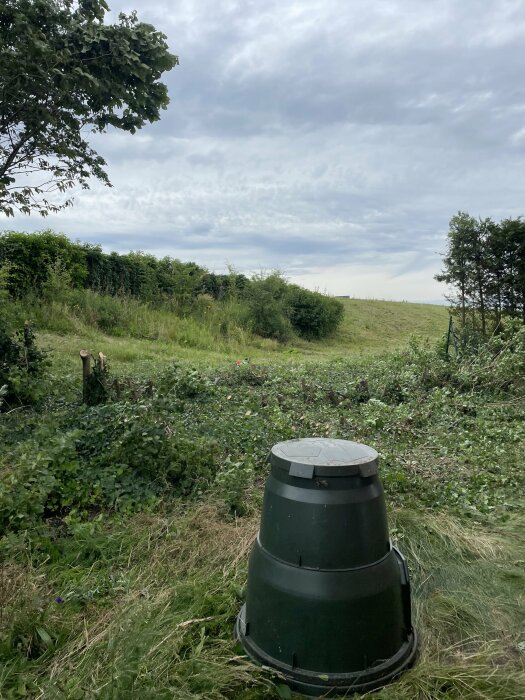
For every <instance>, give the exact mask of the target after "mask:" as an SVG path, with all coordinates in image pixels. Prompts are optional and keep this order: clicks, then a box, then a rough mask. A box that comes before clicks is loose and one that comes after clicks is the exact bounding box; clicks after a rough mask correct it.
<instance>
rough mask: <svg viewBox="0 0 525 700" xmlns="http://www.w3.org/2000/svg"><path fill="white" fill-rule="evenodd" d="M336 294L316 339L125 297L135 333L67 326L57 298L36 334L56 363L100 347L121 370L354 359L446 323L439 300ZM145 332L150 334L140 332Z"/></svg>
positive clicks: (68, 364) (70, 366)
mask: <svg viewBox="0 0 525 700" xmlns="http://www.w3.org/2000/svg"><path fill="white" fill-rule="evenodd" d="M342 301H343V303H344V305H345V316H344V320H343V323H342V325H341V327H340V329H339V330H338V331H337V333H336V334H335V335H334V337H332V338H329V339H327V340H325V341H317V342H307V341H304V340H295V341H293V342H291V343H288V344H285V345H281V344H279V343H277V342H276V341H273V340H269V339H263V338H258V337H255V336H252V335H250V334H248V333H246V332H242V331H240V330H239V329H238V327H237V326H236V325H235V324H232V326H231V328H232V330H231V334H232V335H231V336H227V337H224V336H222V335H220V333H218V332H217V323H218V322H217V319H215V320H214V321H211V320H208V321H202V322H200V323H199V322H198V321H196V320H195V319H181V318H178V317H177V316H175V315H174V314H170V313H169V312H167V311H162V310H152V309H147V307H144V305H141V304H138V303H136V302H133V301H132V300H126V301H122V302H121V301H120V300H118V301H117V304H118V303H122V304H123V305H124V306H125V308H126V313H128V312H129V315H130V317H131V318H133V328H135V329H141V333H139V332H138V330H137V331H136V332H135V333H134V334H131V335H129V334H128V335H124V336H122V335H114V334H111V333H109V332H102V331H101V330H100V329H99V328H98V327H97V325H96V324H95V323H91V324H89V323H86V322H84V321H82V322H81V321H77V322H76V323H75V324H72V325H71V326H69V325H68V323H69V321H68V319H67V315H68V314H69V311H67V308H66V307H65V306H64V305H60V304H58V305H56V306H55V307H53V305H52V306H51V308H50V309H48V310H47V311H46V312H45V315H44V312H43V311H39V314H40V316H39V317H37V319H36V320H37V322H38V323H39V327H40V328H41V329H42V330H41V332H40V334H39V337H40V340H41V343H42V345H43V346H44V347H48V348H50V349H52V350H53V352H54V356H55V361H56V363H60V364H61V365H62V366H63V367H64V369H67V370H68V371H71V372H74V371H78V368H79V366H80V361H79V360H78V353H79V351H80V350H81V349H84V348H85V349H88V350H90V351H91V352H92V353H94V354H96V353H98V352H100V351H102V352H104V353H105V354H106V355H107V356H108V357H109V359H110V362H111V364H112V367H113V369H114V370H116V371H117V372H127V371H128V370H129V369H130V368H133V371H134V372H136V371H145V370H147V368H148V367H152V366H155V365H165V364H169V363H170V362H172V361H173V360H175V359H180V360H185V361H189V362H192V363H194V364H196V365H207V364H212V365H217V364H220V363H222V362H224V361H225V360H227V361H232V362H233V361H235V360H236V359H238V358H244V357H249V358H250V359H251V360H253V361H264V360H266V359H268V360H270V359H271V361H272V362H290V361H292V362H296V361H300V360H308V359H323V358H326V359H330V358H332V357H354V358H355V359H356V360H358V359H359V358H364V357H367V356H369V355H371V354H379V353H383V352H387V351H389V350H393V349H395V348H399V347H401V346H403V345H404V344H405V343H406V342H407V340H408V338H409V337H410V336H413V335H416V336H419V337H421V338H423V339H428V340H430V341H435V340H437V339H438V338H440V337H442V336H443V335H444V334H445V332H446V330H447V324H448V313H449V312H448V309H446V308H445V307H443V306H433V305H429V304H411V303H406V302H388V301H374V300H365V299H343V300H342ZM128 305H129V306H128ZM130 309H132V310H130ZM135 313H136V314H137V316H136V317H135V316H134V314H135ZM64 319H65V321H64ZM128 322H129V319H128ZM64 323H65V325H64ZM61 329H63V330H62V331H61V332H58V331H60V330H61ZM141 335H142V337H141ZM148 335H150V336H151V337H149V338H148V337H144V336H148Z"/></svg>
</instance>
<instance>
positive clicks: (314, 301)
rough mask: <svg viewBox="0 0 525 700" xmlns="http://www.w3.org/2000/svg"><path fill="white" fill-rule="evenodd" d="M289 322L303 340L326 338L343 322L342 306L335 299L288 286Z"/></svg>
mask: <svg viewBox="0 0 525 700" xmlns="http://www.w3.org/2000/svg"><path fill="white" fill-rule="evenodd" d="M286 299H287V304H288V307H289V314H290V321H291V322H292V325H293V327H294V329H295V330H296V331H297V332H298V333H299V335H300V336H302V337H303V338H307V339H309V340H313V339H319V338H326V336H328V335H331V334H332V333H334V331H335V330H336V329H337V327H338V325H339V324H340V323H341V321H342V320H343V315H344V306H343V304H342V303H341V302H340V301H337V299H332V298H331V297H327V296H324V295H323V294H319V292H310V291H309V290H308V289H303V287H298V286H297V285H295V284H293V285H289V286H288V288H287V290H286Z"/></svg>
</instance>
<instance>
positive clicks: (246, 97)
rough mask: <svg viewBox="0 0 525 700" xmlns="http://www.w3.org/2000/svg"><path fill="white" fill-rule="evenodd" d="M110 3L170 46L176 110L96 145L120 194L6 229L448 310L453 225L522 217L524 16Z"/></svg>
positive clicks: (460, 9)
mask: <svg viewBox="0 0 525 700" xmlns="http://www.w3.org/2000/svg"><path fill="white" fill-rule="evenodd" d="M108 3H109V5H110V7H111V9H112V11H113V14H114V15H116V13H118V12H120V11H129V10H131V9H136V10H137V11H138V16H139V18H140V19H142V20H143V21H147V22H150V23H152V24H154V25H155V26H156V27H157V28H158V29H160V30H161V31H163V32H164V33H165V34H166V35H167V37H168V41H169V44H170V48H171V50H172V51H173V52H174V53H176V54H178V55H179V57H180V66H179V67H175V68H174V69H173V70H172V71H171V73H169V74H168V75H167V76H166V81H167V83H168V85H169V92H170V97H171V104H170V106H169V108H168V110H167V111H165V112H163V113H162V119H161V121H160V122H158V123H156V124H154V125H148V126H147V127H145V128H144V129H143V130H142V131H141V132H138V133H137V134H136V135H134V136H131V135H127V134H121V133H112V134H105V135H101V136H98V137H97V138H96V140H94V145H95V147H96V148H97V150H98V151H99V152H100V153H101V155H103V156H104V157H105V158H106V160H107V163H108V173H109V176H110V179H111V181H112V183H113V185H114V187H113V189H107V188H104V187H102V186H99V185H97V184H96V183H94V185H93V188H92V189H91V191H88V192H84V191H79V192H77V194H76V196H75V205H74V207H73V208H72V209H69V210H66V211H64V212H62V213H60V214H58V215H55V216H50V217H48V219H47V220H45V221H43V220H42V219H41V218H40V217H37V216H31V217H22V216H19V217H16V219H15V220H14V222H13V220H8V221H5V220H4V221H0V228H6V227H7V228H15V229H18V230H27V231H32V230H38V229H41V228H43V227H44V226H48V225H49V226H50V227H52V228H54V229H55V230H58V231H62V232H64V233H67V234H68V235H70V236H71V237H73V238H79V239H81V240H85V241H90V242H97V243H101V244H102V245H103V247H104V248H105V249H107V250H117V251H120V252H126V251H129V250H143V251H147V252H151V253H154V254H155V255H159V256H162V255H171V256H173V257H178V258H180V259H182V260H194V261H196V262H197V263H199V264H202V265H204V266H206V267H208V268H210V269H212V270H215V271H217V272H220V271H224V270H225V268H226V267H227V265H228V264H232V265H233V266H234V267H235V268H236V269H237V270H239V271H243V272H249V271H254V270H260V269H265V270H270V269H273V268H279V269H281V270H282V271H283V272H284V273H285V275H286V276H288V277H289V278H290V279H292V280H293V281H296V282H299V283H301V284H304V285H305V286H307V287H309V288H311V289H315V288H318V289H321V290H322V291H328V292H329V293H332V294H349V295H351V296H357V297H374V298H385V299H406V300H413V301H437V300H439V299H440V298H441V297H442V295H443V293H444V289H443V287H442V285H440V284H438V283H437V282H435V281H433V275H434V274H435V273H436V272H437V271H438V270H439V269H440V265H441V257H440V254H441V253H442V252H443V251H444V249H445V239H446V231H447V224H448V221H449V219H450V217H451V216H452V215H454V214H455V213H456V212H457V211H458V210H462V211H468V212H469V213H470V214H472V215H475V216H478V215H479V216H492V217H494V218H496V219H500V218H502V217H506V216H518V215H521V214H525V207H524V206H523V195H524V189H525V188H524V183H525V168H524V165H525V157H524V156H525V150H524V149H525V83H524V77H523V76H524V75H525V2H523V1H522V0H483V2H480V0H425V2H421V0H367V2H364V1H363V0H338V1H336V0H301V2H290V1H287V0H279V1H278V2H274V0H265V1H264V2H263V1H262V0H239V1H237V0H180V1H178V0H173V1H172V2H168V1H164V2H162V1H161V0H149V1H146V0H134V1H133V2H131V3H127V2H122V1H121V0H108Z"/></svg>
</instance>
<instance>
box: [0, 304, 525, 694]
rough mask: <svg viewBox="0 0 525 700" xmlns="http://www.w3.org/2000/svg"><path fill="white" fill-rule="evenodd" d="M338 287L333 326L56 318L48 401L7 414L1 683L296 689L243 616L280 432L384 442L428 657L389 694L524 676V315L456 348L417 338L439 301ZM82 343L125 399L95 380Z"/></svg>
mask: <svg viewBox="0 0 525 700" xmlns="http://www.w3.org/2000/svg"><path fill="white" fill-rule="evenodd" d="M345 305H346V309H347V316H346V319H345V324H344V327H343V328H342V329H341V331H340V333H339V335H338V336H337V337H336V338H334V339H332V340H330V341H329V342H328V343H325V344H317V343H304V342H298V343H295V344H293V345H291V346H277V345H276V344H273V343H268V341H260V344H257V342H255V343H252V342H247V343H245V344H244V345H241V344H238V345H237V346H235V347H229V348H228V347H226V345H225V346H224V347H222V348H214V349H212V348H210V347H207V348H206V347H203V348H200V347H188V346H187V345H186V346H185V345H184V344H181V343H176V342H174V340H170V339H169V338H165V339H164V340H153V339H147V338H136V337H133V338H126V337H114V336H110V335H104V334H102V333H101V332H100V331H98V330H96V329H93V328H88V327H86V326H85V325H84V326H82V327H81V328H79V329H78V333H77V334H65V333H62V334H59V333H57V332H54V333H50V332H46V333H42V334H41V336H40V340H41V342H42V343H43V344H44V345H45V344H47V345H49V346H50V347H52V348H53V350H54V359H53V366H52V368H51V374H52V377H51V386H50V392H49V398H48V400H47V402H46V403H45V405H44V406H42V407H41V408H40V409H39V410H38V411H35V412H30V411H28V412H17V411H15V412H13V413H11V414H8V415H5V414H4V415H3V416H2V415H0V442H3V444H4V446H5V447H4V450H3V451H2V453H1V454H0V479H1V481H0V486H1V487H2V488H0V517H1V519H2V520H1V522H3V523H4V532H5V535H4V537H3V538H2V539H1V540H0V562H1V568H0V697H2V698H9V699H11V698H45V699H47V698H52V699H55V698H56V699H60V700H66V699H67V700H69V698H73V699H75V698H78V699H83V698H89V699H91V698H93V699H95V698H97V699H98V698H102V699H104V700H106V699H107V700H121V699H124V700H127V699H128V698H133V699H135V698H136V699H137V700H139V699H140V700H142V699H149V698H151V699H152V700H153V698H155V699H157V698H160V699H162V700H164V699H166V700H168V699H170V700H171V699H172V698H174V699H176V700H226V699H227V700H263V699H268V700H270V699H273V700H279V698H280V699H281V700H282V699H283V698H290V697H294V698H295V697H296V696H295V695H294V696H292V695H291V694H289V692H288V691H287V689H286V688H285V687H284V686H283V684H282V679H279V678H276V677H275V676H272V675H271V674H270V673H269V672H268V670H265V669H262V668H260V667H258V666H256V665H254V664H252V663H251V662H250V661H249V659H247V657H246V656H244V655H243V653H242V651H241V649H240V648H239V647H238V645H237V644H236V643H235V642H234V640H233V637H232V631H233V623H234V620H235V617H236V614H237V613H238V611H239V609H240V606H241V604H242V600H243V589H244V585H245V581H246V567H247V557H248V553H249V550H250V547H251V543H252V541H253V538H254V536H255V534H256V531H257V527H258V522H259V517H260V506H261V499H262V487H263V484H264V480H265V478H266V475H267V473H268V467H267V464H266V455H267V454H268V450H269V449H270V447H271V445H272V444H274V443H275V442H277V441H278V440H282V439H289V438H293V437H302V436H313V435H318V436H332V437H338V438H345V439H352V440H357V441H359V442H364V443H366V444H369V445H371V446H373V447H375V448H376V449H377V450H378V451H379V453H380V470H381V472H380V473H381V477H382V480H383V483H384V487H385V493H386V498H387V503H388V508H389V518H390V530H391V535H392V538H393V539H394V541H395V542H396V543H398V545H399V548H400V549H401V551H402V552H403V553H404V554H405V556H406V557H407V559H408V563H409V567H410V571H411V576H412V581H413V602H414V607H415V613H414V614H415V624H416V626H417V629H418V632H419V635H420V639H421V647H420V656H419V660H418V662H417V664H416V666H415V667H414V668H413V669H412V670H410V671H408V672H407V673H406V674H404V675H403V676H402V678H400V679H399V680H398V681H397V682H396V683H393V684H392V685H390V686H388V687H387V688H385V689H383V690H381V691H379V692H378V693H377V694H375V696H374V697H377V698H378V699H379V700H456V699H458V700H459V699H464V700H518V699H520V700H521V698H523V697H524V696H525V671H524V660H525V636H524V632H523V630H524V628H525V627H524V623H525V596H524V591H525V563H524V562H525V535H524V531H525V521H524V519H523V497H524V494H525V480H524V474H523V458H524V456H525V386H524V380H523V377H524V376H525V333H523V331H522V332H521V333H520V334H518V335H516V336H509V337H506V336H502V337H501V338H494V339H493V340H492V341H491V343H489V345H488V346H487V349H486V350H485V349H484V348H482V349H481V350H479V351H478V352H477V353H473V354H471V355H469V356H468V357H466V358H465V359H464V360H455V359H451V360H446V359H444V358H443V355H442V353H440V352H437V351H435V350H433V349H432V347H431V346H429V345H428V344H425V342H420V343H416V342H413V341H412V342H411V344H410V346H409V347H408V348H407V347H405V346H406V342H407V340H408V338H409V336H410V335H412V334H416V335H419V336H421V337H422V338H430V339H436V338H439V337H441V336H442V335H443V333H444V331H445V330H446V327H447V321H448V316H447V311H446V309H444V308H442V307H431V306H425V305H412V304H405V303H400V304H395V303H389V302H368V301H364V300H363V301H360V300H345ZM376 339H379V340H377V342H376ZM81 347H88V348H89V349H91V350H92V351H95V352H96V351H98V350H103V351H104V352H106V353H107V355H108V356H109V359H110V363H111V366H112V367H113V368H114V369H115V371H116V373H117V374H119V375H120V376H121V377H123V376H125V375H127V376H129V377H130V383H129V385H124V384H123V386H125V390H126V392H127V393H126V394H125V396H124V397H122V398H121V400H120V401H114V402H113V403H108V404H107V405H103V406H95V407H85V406H82V405H81V404H80V401H79V395H80V382H79V375H80V362H79V359H78V350H79V349H80V348H81ZM396 348H398V349H397V350H396ZM384 350H388V351H389V352H388V354H381V351H384ZM244 357H248V358H249V361H247V362H244V361H243V362H242V363H241V364H240V365H237V364H236V360H237V359H239V358H244ZM173 360H179V364H178V365H177V366H175V367H172V368H171V369H170V365H172V364H173ZM192 366H196V367H197V369H196V370H194V369H192ZM174 462H175V463H176V464H175V466H176V469H174ZM297 697H298V696H297ZM358 697H362V696H358Z"/></svg>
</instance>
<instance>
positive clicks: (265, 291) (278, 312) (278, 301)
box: [247, 273, 293, 343]
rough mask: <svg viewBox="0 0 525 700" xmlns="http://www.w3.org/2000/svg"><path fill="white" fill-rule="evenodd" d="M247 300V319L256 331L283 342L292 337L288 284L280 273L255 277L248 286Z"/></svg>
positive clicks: (264, 336)
mask: <svg viewBox="0 0 525 700" xmlns="http://www.w3.org/2000/svg"><path fill="white" fill-rule="evenodd" d="M247 301H248V319H247V321H248V323H249V325H250V326H251V330H252V331H253V332H254V333H257V335H260V336H262V337H263V338H274V339H275V340H278V341H279V342H281V343H283V342H286V341H287V340H290V339H291V337H292V336H293V329H292V324H291V323H290V318H289V313H290V309H289V307H288V301H287V284H286V281H285V280H284V279H283V278H282V277H281V276H280V275H279V274H278V273H272V274H271V275H268V276H267V277H263V276H260V277H259V278H256V279H254V280H253V281H252V283H251V284H250V286H249V287H248V291H247Z"/></svg>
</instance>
